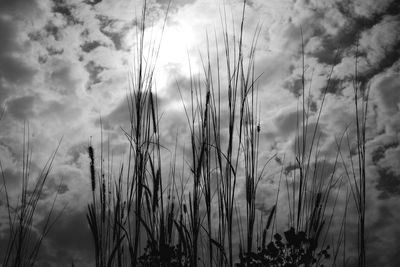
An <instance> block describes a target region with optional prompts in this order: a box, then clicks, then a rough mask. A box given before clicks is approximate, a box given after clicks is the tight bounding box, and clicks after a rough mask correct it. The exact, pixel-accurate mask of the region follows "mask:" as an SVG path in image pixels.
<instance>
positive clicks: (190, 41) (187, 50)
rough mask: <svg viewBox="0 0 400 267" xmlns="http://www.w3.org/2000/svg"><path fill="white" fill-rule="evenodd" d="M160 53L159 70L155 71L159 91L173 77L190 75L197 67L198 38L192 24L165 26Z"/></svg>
mask: <svg viewBox="0 0 400 267" xmlns="http://www.w3.org/2000/svg"><path fill="white" fill-rule="evenodd" d="M161 42H162V43H161V48H160V53H159V56H158V59H157V72H156V73H155V78H156V83H157V89H158V90H159V92H158V93H161V94H162V91H163V89H164V88H165V87H166V86H168V84H170V83H171V82H174V81H172V80H171V77H179V76H182V75H183V76H185V77H189V76H190V69H191V71H192V72H196V71H198V70H197V69H196V66H197V65H198V64H196V60H197V59H196V57H194V51H193V50H195V49H196V38H195V35H194V32H193V29H191V27H190V26H184V25H182V24H175V25H172V26H168V27H166V28H165V31H164V35H163V39H162V41H161Z"/></svg>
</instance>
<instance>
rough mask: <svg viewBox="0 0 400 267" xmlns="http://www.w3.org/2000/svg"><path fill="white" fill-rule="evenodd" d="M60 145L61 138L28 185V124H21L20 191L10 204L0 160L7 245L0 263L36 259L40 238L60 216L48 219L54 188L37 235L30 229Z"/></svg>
mask: <svg viewBox="0 0 400 267" xmlns="http://www.w3.org/2000/svg"><path fill="white" fill-rule="evenodd" d="M60 144H61V141H60V143H59V144H58V146H57V148H56V150H55V151H54V152H53V153H52V154H51V156H50V157H49V159H48V161H47V162H46V164H45V166H44V167H43V169H42V171H41V172H40V174H39V176H38V177H37V178H36V180H35V182H34V184H33V187H32V186H31V185H30V183H31V180H32V177H31V174H30V173H31V172H30V168H31V160H32V151H31V148H30V143H29V125H28V127H25V126H24V138H23V149H22V177H21V188H20V193H19V195H18V196H17V202H16V203H14V204H12V202H13V198H14V197H15V196H11V195H10V194H9V189H8V187H7V182H6V177H5V173H4V170H3V166H2V164H1V162H0V170H1V174H2V180H3V183H2V189H4V194H5V203H6V208H7V215H8V233H7V245H6V249H5V251H3V252H2V254H3V253H4V254H3V255H2V256H3V259H2V266H15V267H19V266H33V265H34V264H35V263H36V262H37V260H38V254H39V251H40V248H41V246H42V243H43V240H44V239H45V237H46V236H47V235H48V233H49V232H50V230H51V229H52V228H53V226H54V224H55V223H56V221H57V219H58V218H59V217H60V215H61V212H60V213H59V214H58V215H57V216H56V218H52V217H53V212H54V205H55V201H56V199H57V194H58V191H57V192H56V196H55V198H54V200H53V203H52V206H51V208H50V210H49V211H48V213H47V214H46V215H45V218H44V222H45V224H44V226H43V228H42V229H41V232H40V233H39V235H37V233H36V230H35V229H34V223H35V219H34V217H35V215H36V214H37V211H36V210H37V207H38V204H39V200H40V199H41V197H42V192H43V189H44V186H45V184H46V181H47V179H48V177H49V175H50V171H51V169H52V166H53V161H54V158H55V156H56V153H57V151H58V148H59V147H60Z"/></svg>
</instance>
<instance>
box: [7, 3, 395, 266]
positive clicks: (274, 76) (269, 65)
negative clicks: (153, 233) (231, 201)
mask: <svg viewBox="0 0 400 267" xmlns="http://www.w3.org/2000/svg"><path fill="white" fill-rule="evenodd" d="M226 2H227V3H226V6H227V10H228V13H229V14H232V17H233V18H234V20H235V19H236V20H238V18H239V17H240V11H241V8H242V4H241V1H238V0H230V1H226ZM167 6H168V1H167V0H153V1H149V14H150V16H149V24H152V25H153V27H149V28H148V31H149V33H150V31H152V33H153V35H154V36H159V34H160V32H161V27H162V23H163V18H164V16H165V12H166V9H167ZM222 6H223V1H215V0H172V4H171V9H170V12H169V14H168V19H167V24H166V28H165V31H164V35H163V40H162V45H161V50H160V54H159V58H158V61H157V66H156V73H155V80H156V87H157V91H158V96H159V99H160V113H162V114H163V120H162V127H163V128H162V129H163V132H162V134H163V142H164V145H165V146H166V147H170V148H173V146H174V142H175V136H176V133H177V132H179V131H184V129H185V128H186V127H187V124H186V121H185V117H184V113H183V108H182V105H181V102H180V101H181V100H180V96H179V92H178V89H177V83H178V84H180V86H181V87H182V88H181V89H182V90H184V88H185V86H184V85H185V84H188V81H189V78H190V77H189V75H190V73H189V63H188V61H189V60H188V57H189V58H190V64H191V67H192V71H193V72H200V71H201V65H200V64H201V61H200V58H199V53H205V52H206V34H207V33H209V35H210V36H213V35H214V33H215V35H216V36H221V32H222V30H221V23H220V10H221V7H222ZM138 14H140V1H138V0H113V1H107V0H103V1H101V0H100V1H98V0H97V1H96V0H93V1H92V0H86V1H81V0H40V1H39V0H30V1H27V0H2V1H1V2H0V36H1V37H0V38H1V41H0V107H1V109H2V111H4V113H2V114H3V116H2V118H1V120H0V160H1V163H2V166H3V169H4V173H5V176H6V177H7V178H6V180H7V182H8V183H9V185H10V186H9V188H10V190H11V191H13V190H14V191H15V192H16V191H17V188H18V185H19V179H20V177H21V164H22V163H21V156H22V143H23V142H22V140H23V135H24V125H29V139H30V144H31V148H32V155H33V156H32V167H31V172H32V175H33V176H34V174H35V173H38V172H39V171H40V170H41V168H42V167H43V166H44V164H45V162H46V160H47V159H48V157H49V156H50V154H51V152H52V151H53V150H54V149H55V148H56V147H57V144H58V142H59V140H60V139H61V138H62V137H63V140H62V143H61V147H60V149H59V151H58V154H57V156H56V160H55V163H54V168H53V170H52V174H51V177H50V180H49V183H48V184H47V185H46V188H45V189H46V194H45V197H43V200H42V205H43V206H45V205H46V203H47V205H48V203H51V201H52V199H53V198H54V194H55V192H56V190H57V186H58V184H59V183H60V181H61V180H62V181H63V186H62V187H61V190H60V191H59V193H60V195H59V196H58V201H57V205H56V206H57V209H61V208H62V207H64V205H65V204H66V203H68V204H67V207H66V210H65V212H64V215H63V217H62V220H60V221H59V223H58V225H57V227H56V228H55V229H54V230H53V231H52V233H51V234H50V236H49V240H47V241H46V243H45V247H44V252H43V257H44V258H46V260H47V261H48V262H53V263H54V262H58V264H60V265H59V266H65V265H66V264H69V263H70V262H71V261H74V262H75V263H78V265H79V266H80V265H82V266H86V265H85V264H87V261H88V259H90V257H91V255H92V248H91V237H90V235H89V231H88V227H87V225H86V218H85V212H86V211H85V208H86V205H87V203H88V201H89V199H90V198H89V196H90V181H89V175H88V169H89V168H88V156H87V154H86V150H87V145H88V143H89V141H90V139H91V140H92V142H93V143H94V144H98V143H99V142H100V140H99V139H100V126H99V117H100V116H101V117H102V118H103V127H104V134H105V136H107V138H109V140H110V147H111V150H112V153H113V155H114V157H116V158H118V157H123V154H124V152H125V151H126V149H127V145H126V144H127V142H126V139H125V137H124V136H123V134H122V131H121V127H123V126H124V125H126V123H127V122H128V110H127V107H126V92H127V88H128V86H129V83H128V73H129V70H130V66H131V63H132V51H133V50H134V49H135V47H134V44H135V39H134V36H135V30H136V26H137V17H138ZM258 24H261V25H262V28H261V33H260V38H259V42H258V45H257V51H256V53H257V56H256V62H255V66H256V72H257V73H263V74H262V76H261V78H260V80H259V84H258V86H259V102H260V103H261V107H262V111H261V140H262V141H261V147H263V148H264V149H265V151H268V153H265V155H272V154H275V153H277V154H278V155H279V156H280V157H283V156H284V155H285V156H286V157H290V156H291V147H292V146H293V142H294V138H295V132H296V117H297V115H296V114H297V111H296V110H297V105H298V101H297V99H298V95H299V93H300V89H301V56H300V52H301V29H302V31H303V36H304V50H305V56H306V77H307V81H308V86H309V88H310V96H311V99H312V103H313V105H314V106H319V105H320V103H321V91H322V89H323V88H325V86H326V84H327V76H328V74H329V72H330V70H331V68H332V66H334V71H333V74H332V84H333V86H331V87H330V88H329V90H328V94H327V96H326V99H325V103H324V108H323V112H322V117H321V123H320V125H319V129H318V131H319V132H320V134H321V136H323V138H322V139H321V140H322V144H321V145H320V146H321V150H322V151H324V152H325V154H327V155H328V154H329V153H330V151H332V149H334V148H335V143H334V140H335V137H338V136H340V134H342V133H343V130H344V129H345V127H346V126H347V125H348V124H349V123H350V122H351V121H353V120H354V108H353V87H352V81H353V80H352V79H353V76H354V65H355V59H354V53H355V50H356V43H357V41H358V43H359V47H358V51H359V55H360V56H359V58H358V70H359V76H360V80H361V81H362V85H363V86H364V87H365V88H369V90H370V103H369V113H368V121H367V126H368V128H367V138H368V141H367V152H368V154H367V170H368V174H367V179H368V180H367V186H368V188H367V201H368V210H367V218H368V222H367V227H368V230H367V232H368V248H369V252H368V257H369V263H370V265H369V266H378V265H380V266H399V265H400V261H399V258H398V253H399V252H400V251H399V248H398V244H400V227H398V222H399V221H400V212H398V211H399V210H400V201H399V198H400V164H399V163H400V146H399V137H400V135H399V134H400V74H399V70H400V60H399V58H400V57H399V55H400V5H399V4H398V3H396V1H394V0H380V1H374V0H323V1H321V0H298V1H296V0H249V1H248V3H247V7H246V19H245V25H244V27H245V35H244V46H245V47H248V46H249V45H250V43H251V37H252V34H253V32H254V30H255V29H256V26H257V25H258ZM221 46H222V45H221ZM338 51H339V57H336V55H337V53H338ZM210 53H211V58H215V57H216V53H217V50H216V49H215V48H211V49H210ZM272 168H273V167H272ZM273 174H274V171H271V172H270V175H272V176H273ZM272 176H271V177H272ZM271 179H274V178H271ZM260 190H261V191H260V192H261V193H262V194H273V192H271V190H272V189H269V188H267V186H266V185H261V186H260ZM272 191H273V190H272ZM239 197H240V194H239ZM2 203H3V204H2ZM0 205H1V209H0V211H1V212H4V202H0ZM261 206H262V205H261V204H260V205H259V206H258V207H259V208H260V209H262V208H263V207H261ZM3 215H4V214H1V217H3ZM39 224H40V223H39ZM0 229H4V228H3V227H0ZM1 237H2V235H0V238H1ZM0 240H1V239H0Z"/></svg>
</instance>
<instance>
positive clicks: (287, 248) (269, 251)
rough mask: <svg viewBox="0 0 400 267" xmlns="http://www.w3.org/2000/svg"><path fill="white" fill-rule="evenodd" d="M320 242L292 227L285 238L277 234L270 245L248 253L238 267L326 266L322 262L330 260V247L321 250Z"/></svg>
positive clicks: (285, 233)
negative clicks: (319, 247) (318, 244)
mask: <svg viewBox="0 0 400 267" xmlns="http://www.w3.org/2000/svg"><path fill="white" fill-rule="evenodd" d="M317 243H318V241H317V240H316V239H315V238H312V237H308V236H307V234H306V232H304V231H299V232H296V230H295V229H294V228H293V227H291V228H290V229H289V230H287V231H286V232H284V238H283V237H282V236H281V235H280V234H279V233H276V234H275V235H274V238H273V240H272V241H271V242H269V243H268V245H265V244H263V245H262V247H259V248H258V250H257V252H251V253H246V254H245V255H244V256H242V257H241V259H240V264H238V266H254V267H255V266H270V267H291V266H293V267H295V266H321V267H322V266H324V265H323V264H321V263H320V262H321V261H322V260H324V259H329V258H330V256H331V255H330V254H329V252H328V250H329V246H327V247H326V248H325V249H319V250H318V246H317Z"/></svg>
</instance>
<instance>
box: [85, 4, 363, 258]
mask: <svg viewBox="0 0 400 267" xmlns="http://www.w3.org/2000/svg"><path fill="white" fill-rule="evenodd" d="M245 11H246V1H243V7H242V14H241V17H240V19H239V21H238V22H235V21H233V22H232V23H228V18H227V14H226V10H225V7H224V9H223V10H222V11H221V12H220V14H221V17H220V19H221V25H222V29H223V34H222V47H220V41H219V39H218V36H215V46H216V49H217V51H218V52H217V57H216V58H211V56H210V41H209V38H208V36H207V51H206V55H205V56H201V61H202V67H203V68H202V73H200V74H197V73H192V70H191V68H190V86H189V88H181V87H180V85H179V84H178V85H177V87H178V90H179V92H180V94H181V97H182V103H183V106H184V112H185V116H186V119H187V127H188V129H189V136H188V137H189V138H188V140H189V143H190V144H189V148H187V149H186V151H184V152H187V151H189V152H190V153H183V154H184V155H190V156H183V157H184V158H183V159H182V161H183V162H184V164H183V166H181V167H182V169H181V170H180V171H179V170H178V171H177V170H176V166H177V161H178V159H177V158H176V154H177V152H176V150H177V148H178V145H177V147H176V148H175V153H174V155H173V157H171V163H170V169H169V170H168V171H169V172H168V171H166V170H164V169H162V166H164V165H163V164H162V162H161V158H162V154H163V153H164V152H166V151H167V150H166V149H165V148H164V147H163V146H162V144H161V143H160V142H161V141H160V139H161V137H160V116H159V111H158V103H157V94H156V92H155V89H154V81H153V75H154V70H155V62H156V59H157V56H158V52H159V45H158V44H157V43H156V42H154V40H150V43H152V46H150V48H146V46H145V43H146V42H145V41H146V40H148V39H146V38H147V36H145V33H146V1H145V3H144V7H143V9H142V18H141V23H140V26H139V27H138V31H137V33H136V44H137V47H136V50H135V53H134V57H133V66H132V71H131V72H130V75H129V79H130V90H129V92H128V94H127V103H128V108H129V114H130V121H129V122H130V123H129V125H130V126H129V128H128V129H123V132H124V134H125V136H126V138H127V140H128V145H129V149H128V153H127V160H126V162H125V163H123V164H121V167H120V170H119V172H118V175H116V176H114V175H113V171H112V170H110V168H108V169H107V170H105V166H104V165H103V161H104V159H103V158H104V156H103V145H101V147H100V169H96V167H95V166H96V162H95V159H96V157H95V151H94V147H93V146H92V145H90V146H89V148H88V154H89V159H90V174H91V184H92V188H91V189H92V202H91V203H90V204H89V206H88V213H87V219H88V223H89V226H90V229H91V231H92V236H93V241H94V249H95V255H96V256H95V257H96V266H127V265H131V266H198V265H202V266H234V265H235V264H237V265H239V266H322V265H323V264H324V263H326V262H328V263H329V264H332V265H335V264H337V259H338V256H337V255H338V254H339V250H340V246H341V245H342V244H343V242H344V240H345V236H344V233H345V231H344V230H343V228H344V227H345V225H346V224H345V223H342V227H341V228H340V231H339V233H338V236H336V241H331V240H332V239H331V236H330V234H331V232H330V231H331V229H332V228H331V226H332V223H333V216H334V214H336V215H337V210H336V209H335V208H336V203H337V201H338V198H339V193H338V192H340V191H341V190H343V186H344V185H345V183H344V182H343V180H342V177H341V176H340V174H337V173H336V170H337V165H338V159H339V157H341V153H340V147H341V143H342V139H343V136H344V135H343V136H341V137H340V138H338V140H337V144H338V151H337V152H336V155H335V157H334V159H333V165H334V167H333V170H332V171H331V172H330V173H329V175H328V177H327V178H325V179H322V178H321V177H320V175H321V173H323V172H324V168H325V162H327V161H328V160H330V159H325V158H323V157H322V156H321V151H320V147H319V146H320V136H319V134H318V125H319V123H320V118H321V114H322V108H323V104H324V101H325V97H326V94H327V92H328V91H329V87H330V77H331V74H332V72H331V74H330V75H329V77H328V82H327V86H326V88H325V90H323V92H322V98H321V105H320V107H319V110H318V111H317V112H316V113H315V114H312V112H311V109H310V106H309V104H307V103H308V99H307V95H306V73H305V63H304V62H305V54H304V51H302V59H301V60H302V62H303V73H302V89H303V90H302V94H301V98H300V99H299V110H298V119H297V133H296V142H295V145H294V151H295V153H294V154H295V156H294V159H293V162H292V163H290V164H289V165H286V166H289V167H290V166H291V167H293V168H292V169H293V170H292V171H288V172H284V164H286V163H284V164H283V165H282V173H281V177H280V178H279V188H278V192H277V197H276V200H275V201H274V202H272V203H270V204H271V207H272V209H271V211H270V214H269V216H268V218H267V220H266V222H264V218H263V215H262V214H261V213H259V212H257V210H256V199H257V196H258V193H257V188H258V185H259V183H260V182H261V181H262V179H263V178H264V175H265V171H266V170H267V167H268V163H269V162H270V160H271V159H272V158H273V157H271V158H265V159H262V158H261V153H260V151H261V150H260V149H261V148H260V133H261V123H260V114H261V111H260V100H259V99H258V87H257V83H258V78H259V75H258V74H257V72H256V69H255V62H256V47H257V41H258V38H259V35H260V32H261V28H260V26H257V27H256V29H255V31H254V34H253V36H252V40H251V45H250V47H245V46H244V43H245V40H244V38H245V34H244V24H245ZM236 23H238V24H236ZM164 25H165V21H164ZM236 25H239V26H238V27H236ZM220 49H221V50H220ZM303 50H304V48H303ZM189 65H190V62H189ZM332 71H333V70H332ZM184 90H187V91H189V93H190V98H189V99H188V100H187V99H185V98H184V97H183V95H184V94H183V91H184ZM355 92H356V99H358V98H357V90H356V91H355ZM356 108H357V102H356ZM357 110H358V108H357ZM223 114H224V115H223ZM310 118H312V121H309V119H310ZM357 121H359V120H357ZM362 121H365V118H364V117H362ZM358 123H359V122H357V125H358ZM363 125H364V126H361V127H360V129H359V130H357V133H358V135H357V136H358V138H362V136H364V137H363V138H364V139H361V143H360V144H359V146H358V147H359V151H361V152H360V153H361V154H360V155H361V156H360V157H361V162H362V160H364V165H363V164H361V165H360V168H364V170H365V124H363ZM313 127H314V128H313ZM362 133H364V135H362ZM308 136H311V139H310V140H309V139H308ZM362 140H364V141H362ZM101 144H103V138H102V134H101ZM362 144H364V146H363V145H362ZM363 149H364V150H363ZM109 153H110V151H108V154H109ZM166 153H168V152H166ZM107 161H108V165H113V163H112V162H110V159H109V158H108V160H107ZM186 169H188V170H189V171H186ZM166 173H169V174H168V175H165V174H166ZM361 175H364V178H362V179H364V182H361V183H358V184H357V183H355V184H354V187H352V189H353V191H356V190H358V191H359V192H364V193H361V194H364V196H361V198H357V200H359V201H360V203H361V202H363V203H365V171H364V174H363V173H361ZM165 181H169V183H168V184H166V183H165ZM281 181H282V183H281ZM241 186H242V187H243V188H244V192H245V193H244V194H245V197H244V200H243V201H244V203H240V202H238V201H239V200H240V199H239V198H238V195H237V192H238V191H239V190H240V189H241ZM281 186H282V188H281ZM354 188H355V189H354ZM357 188H358V189H357ZM282 192H284V193H285V194H286V195H287V202H286V205H288V207H289V212H288V214H287V217H288V219H287V224H286V226H287V227H288V229H287V231H285V232H283V234H281V233H279V231H282V229H283V228H282V227H278V226H277V223H278V222H277V214H278V212H279V206H280V205H281V203H279V202H278V199H279V196H278V194H279V193H282ZM347 205H348V200H347V202H346V209H345V211H344V213H343V214H340V216H343V217H342V218H341V219H342V220H341V221H342V222H345V221H346V216H347ZM359 206H360V209H359V210H360V232H363V231H364V226H363V225H364V222H365V217H364V215H362V214H365V205H364V204H362V205H361V204H360V205H359ZM237 240H239V244H237ZM268 240H269V242H268ZM332 242H336V243H333V244H332ZM359 242H360V243H364V242H365V240H364V239H363V238H360V241H359ZM329 245H332V246H333V249H329ZM236 251H239V252H238V253H237V252H236ZM331 251H332V252H331ZM362 251H363V249H362V248H361V250H360V257H361V258H362V257H364V258H365V256H362ZM331 254H333V255H335V257H332V258H331V257H330V255H331ZM361 258H360V260H361ZM362 266H363V265H362Z"/></svg>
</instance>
